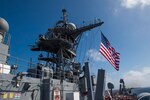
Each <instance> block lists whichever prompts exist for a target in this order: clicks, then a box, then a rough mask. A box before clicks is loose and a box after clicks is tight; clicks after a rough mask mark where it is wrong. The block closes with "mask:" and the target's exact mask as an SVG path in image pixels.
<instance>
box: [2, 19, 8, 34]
mask: <svg viewBox="0 0 150 100" xmlns="http://www.w3.org/2000/svg"><path fill="white" fill-rule="evenodd" d="M8 30H9V25H8V23H7V21H6V20H5V19H3V18H1V17H0V33H1V34H2V35H4V33H6V32H8Z"/></svg>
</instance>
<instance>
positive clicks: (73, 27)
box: [67, 23, 76, 30]
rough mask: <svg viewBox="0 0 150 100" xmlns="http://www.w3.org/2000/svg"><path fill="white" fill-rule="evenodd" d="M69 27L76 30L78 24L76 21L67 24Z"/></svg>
mask: <svg viewBox="0 0 150 100" xmlns="http://www.w3.org/2000/svg"><path fill="white" fill-rule="evenodd" d="M67 27H68V28H69V29H70V30H75V29H76V25H75V24H74V23H68V24H67Z"/></svg>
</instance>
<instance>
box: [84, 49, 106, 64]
mask: <svg viewBox="0 0 150 100" xmlns="http://www.w3.org/2000/svg"><path fill="white" fill-rule="evenodd" d="M86 55H87V57H89V59H91V60H94V61H96V62H99V61H102V62H104V61H105V60H104V58H103V57H102V55H101V54H100V52H99V51H98V50H95V49H90V50H88V51H87V54H86Z"/></svg>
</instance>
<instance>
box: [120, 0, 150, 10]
mask: <svg viewBox="0 0 150 100" xmlns="http://www.w3.org/2000/svg"><path fill="white" fill-rule="evenodd" d="M121 5H122V6H123V7H125V8H130V9H131V8H135V7H141V8H143V7H145V6H150V0H121Z"/></svg>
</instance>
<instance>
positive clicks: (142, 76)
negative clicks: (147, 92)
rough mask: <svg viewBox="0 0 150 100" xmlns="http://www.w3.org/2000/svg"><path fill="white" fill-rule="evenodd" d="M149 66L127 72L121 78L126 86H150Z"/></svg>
mask: <svg viewBox="0 0 150 100" xmlns="http://www.w3.org/2000/svg"><path fill="white" fill-rule="evenodd" d="M149 76H150V67H143V68H141V69H139V70H131V71H129V72H127V73H126V74H125V75H124V76H123V79H124V80H125V83H126V86H127V87H149V86H150V79H149Z"/></svg>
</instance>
